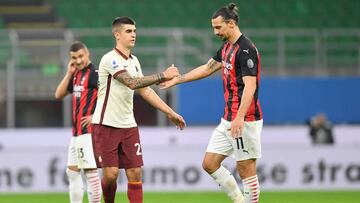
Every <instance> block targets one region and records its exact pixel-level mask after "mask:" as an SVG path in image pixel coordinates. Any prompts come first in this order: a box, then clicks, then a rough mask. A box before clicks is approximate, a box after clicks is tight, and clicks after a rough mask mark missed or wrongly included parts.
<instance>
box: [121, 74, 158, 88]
mask: <svg viewBox="0 0 360 203" xmlns="http://www.w3.org/2000/svg"><path fill="white" fill-rule="evenodd" d="M115 79H116V80H118V81H120V82H121V83H123V84H124V85H126V86H127V87H129V88H130V89H132V90H135V89H139V88H142V87H147V86H150V85H152V84H155V83H158V82H162V81H164V76H163V74H162V73H159V74H153V75H148V76H144V77H135V78H133V77H131V76H130V74H129V73H128V72H127V71H124V72H122V73H120V74H118V75H116V76H115Z"/></svg>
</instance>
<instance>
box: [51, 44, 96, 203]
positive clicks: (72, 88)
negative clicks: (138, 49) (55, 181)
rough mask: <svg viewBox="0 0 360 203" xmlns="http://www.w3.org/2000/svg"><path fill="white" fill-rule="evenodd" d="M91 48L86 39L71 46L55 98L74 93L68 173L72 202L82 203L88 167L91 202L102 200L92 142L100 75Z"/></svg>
mask: <svg viewBox="0 0 360 203" xmlns="http://www.w3.org/2000/svg"><path fill="white" fill-rule="evenodd" d="M89 55H90V54H89V50H88V49H87V47H86V46H85V44H83V43H82V42H74V43H73V44H72V45H71V46H70V61H69V63H68V67H67V72H66V74H65V76H64V78H63V79H62V81H61V82H60V84H59V85H58V87H57V89H56V92H55V97H56V98H57V99H63V98H64V97H65V96H66V95H68V94H69V93H72V126H73V136H72V137H71V141H70V144H69V150H68V164H67V165H68V166H67V169H66V174H67V176H68V179H69V192H70V202H71V203H81V202H82V200H83V194H84V183H83V179H82V177H81V173H80V170H81V169H84V172H85V177H86V178H85V179H86V181H87V186H88V187H87V192H88V199H89V202H92V203H96V202H100V201H101V183H100V178H99V174H98V171H97V166H96V162H95V157H94V152H93V144H92V136H91V131H92V125H91V120H92V114H93V112H94V110H95V105H96V98H97V90H98V89H97V80H98V74H97V72H96V70H95V66H94V65H93V64H92V63H91V61H90V56H89Z"/></svg>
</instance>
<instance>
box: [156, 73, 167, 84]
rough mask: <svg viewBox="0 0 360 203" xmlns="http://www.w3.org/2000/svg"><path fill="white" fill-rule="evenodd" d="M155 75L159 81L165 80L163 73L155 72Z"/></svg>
mask: <svg viewBox="0 0 360 203" xmlns="http://www.w3.org/2000/svg"><path fill="white" fill-rule="evenodd" d="M157 77H158V80H159V83H160V82H164V81H165V75H164V73H159V74H157Z"/></svg>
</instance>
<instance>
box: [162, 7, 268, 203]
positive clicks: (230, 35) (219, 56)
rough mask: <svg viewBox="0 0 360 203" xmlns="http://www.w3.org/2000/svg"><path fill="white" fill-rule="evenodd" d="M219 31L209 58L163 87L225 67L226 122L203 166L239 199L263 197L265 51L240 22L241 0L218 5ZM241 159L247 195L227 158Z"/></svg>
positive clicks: (216, 24)
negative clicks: (262, 78)
mask: <svg viewBox="0 0 360 203" xmlns="http://www.w3.org/2000/svg"><path fill="white" fill-rule="evenodd" d="M211 23H212V27H213V29H214V34H215V35H217V36H218V37H220V38H221V39H222V40H223V41H224V43H223V45H222V46H221V48H220V49H219V50H218V52H217V53H216V55H215V56H214V57H213V58H211V59H210V60H209V61H208V62H207V64H204V65H202V66H199V67H197V68H195V69H193V70H191V71H190V72H188V73H186V74H184V75H181V76H178V77H175V78H173V79H172V80H170V81H167V82H164V83H162V84H161V85H162V88H169V87H171V86H173V85H176V84H180V83H184V82H190V81H193V80H198V79H201V78H205V77H208V76H210V75H211V74H213V73H214V72H216V71H218V70H222V78H223V85H224V98H225V109H224V116H223V118H222V119H221V123H220V125H219V126H218V127H217V128H216V129H215V130H214V132H213V134H212V137H211V139H210V142H209V145H208V148H207V150H206V154H205V157H204V160H203V168H204V169H205V171H206V172H207V173H209V174H210V175H211V177H212V178H213V179H214V180H215V181H216V182H217V183H218V184H219V185H220V187H221V188H222V189H223V191H224V192H226V193H227V194H228V196H229V197H230V198H231V199H232V200H233V202H237V203H239V202H245V203H250V202H251V203H255V202H258V201H259V194H260V187H259V182H258V179H257V175H256V159H258V158H260V157H261V143H260V134H261V130H262V125H263V121H262V112H261V107H260V103H259V100H258V90H259V82H260V56H259V53H258V50H257V49H256V47H255V45H254V44H253V43H252V42H251V41H250V40H249V39H248V38H247V37H245V36H244V35H243V34H242V33H241V32H240V28H239V26H238V13H237V7H236V6H235V4H233V3H231V4H229V5H228V6H225V7H222V8H220V9H219V10H217V11H216V12H215V13H214V14H213V16H212V19H211ZM228 156H233V157H234V158H235V159H236V163H237V171H238V173H239V175H240V177H241V179H242V182H243V187H244V195H242V193H241V191H240V190H239V187H238V185H237V183H236V181H235V179H234V177H233V176H232V175H231V173H230V172H229V171H228V170H227V169H226V168H224V167H223V166H222V165H221V163H222V161H223V160H224V159H225V158H226V157H228Z"/></svg>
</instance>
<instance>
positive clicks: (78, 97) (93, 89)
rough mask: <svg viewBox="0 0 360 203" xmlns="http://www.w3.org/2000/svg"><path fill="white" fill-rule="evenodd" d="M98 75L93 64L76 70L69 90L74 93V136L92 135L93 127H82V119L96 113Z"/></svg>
mask: <svg viewBox="0 0 360 203" xmlns="http://www.w3.org/2000/svg"><path fill="white" fill-rule="evenodd" d="M97 81H98V73H97V71H96V70H95V66H94V65H93V64H91V63H90V64H89V65H88V66H87V67H85V68H84V69H83V70H76V71H75V73H74V75H73V77H72V79H71V81H70V82H69V85H68V88H67V90H68V91H69V92H71V93H72V126H73V136H78V135H82V134H86V133H91V131H92V127H91V125H89V126H88V127H82V126H81V118H82V117H84V116H90V115H92V114H93V113H94V110H95V106H96V98H97V92H98V85H97Z"/></svg>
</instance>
